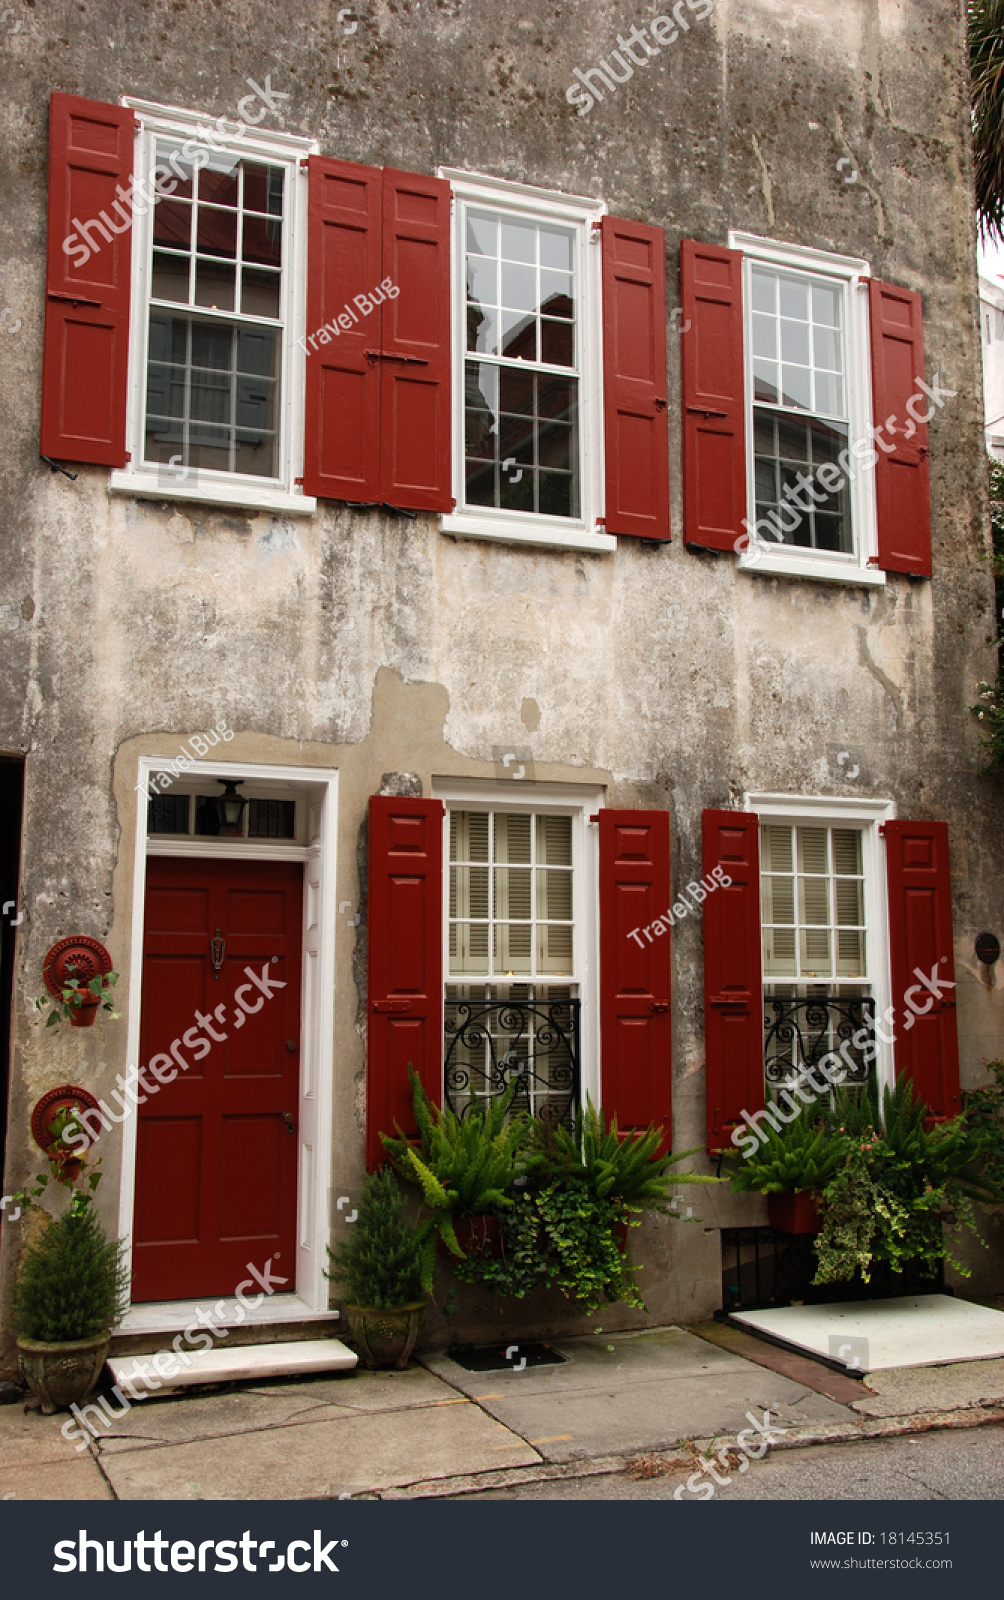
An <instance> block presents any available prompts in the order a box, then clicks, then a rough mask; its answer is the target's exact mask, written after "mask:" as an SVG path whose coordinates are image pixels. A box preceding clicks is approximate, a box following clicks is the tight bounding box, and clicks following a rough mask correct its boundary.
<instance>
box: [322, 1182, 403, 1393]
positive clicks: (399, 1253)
mask: <svg viewBox="0 0 1004 1600" xmlns="http://www.w3.org/2000/svg"><path fill="white" fill-rule="evenodd" d="M328 1255H329V1256H330V1258H331V1266H332V1270H331V1272H329V1273H328V1274H326V1276H327V1277H329V1278H330V1279H331V1280H332V1282H334V1283H337V1284H340V1285H341V1286H342V1287H343V1289H344V1290H345V1292H346V1294H347V1295H348V1299H349V1303H348V1305H347V1306H346V1311H347V1313H348V1319H349V1327H350V1328H351V1330H352V1337H353V1339H354V1340H355V1342H356V1344H357V1345H358V1346H359V1349H360V1353H361V1354H362V1357H363V1360H364V1361H365V1363H366V1365H367V1366H368V1367H389V1366H395V1367H400V1368H404V1367H406V1366H407V1365H408V1360H409V1357H410V1356H411V1352H412V1350H413V1349H414V1347H415V1340H416V1339H417V1338H418V1334H419V1330H420V1328H421V1326H422V1323H423V1322H424V1320H425V1307H426V1301H425V1296H424V1295H423V1292H422V1250H421V1245H420V1243H419V1238H418V1234H417V1232H416V1229H415V1228H414V1227H413V1226H412V1225H411V1224H410V1223H409V1222H408V1221H407V1219H406V1218H405V1216H404V1198H403V1196H402V1194H401V1190H400V1187H399V1185H398V1182H397V1179H396V1178H395V1176H394V1174H393V1172H392V1171H391V1170H390V1169H389V1168H384V1169H383V1171H381V1172H376V1173H373V1174H371V1175H370V1176H369V1177H368V1178H367V1179H366V1181H365V1184H364V1186H363V1191H362V1194H361V1196H360V1198H359V1204H358V1206H357V1216H356V1220H355V1222H353V1223H352V1224H351V1231H350V1233H349V1236H348V1237H347V1238H346V1239H345V1241H344V1242H343V1243H340V1244H336V1245H335V1247H334V1249H333V1250H329V1251H328Z"/></svg>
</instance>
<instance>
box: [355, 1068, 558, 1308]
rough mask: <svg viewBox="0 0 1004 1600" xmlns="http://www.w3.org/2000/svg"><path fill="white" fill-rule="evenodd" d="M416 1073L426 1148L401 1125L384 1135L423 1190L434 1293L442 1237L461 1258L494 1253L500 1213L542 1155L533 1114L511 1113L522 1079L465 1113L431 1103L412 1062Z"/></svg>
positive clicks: (426, 1265) (418, 1117)
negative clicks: (534, 1139) (533, 1140)
mask: <svg viewBox="0 0 1004 1600" xmlns="http://www.w3.org/2000/svg"><path fill="white" fill-rule="evenodd" d="M408 1077H409V1080H410V1082H411V1092H412V1102H413V1105H414V1108H415V1121H416V1123H417V1124H418V1129H419V1134H420V1136H421V1151H418V1150H416V1149H415V1147H414V1145H413V1144H412V1143H411V1142H410V1141H409V1140H408V1139H407V1138H406V1137H405V1135H404V1134H403V1133H402V1131H401V1129H400V1128H398V1130H397V1138H392V1137H391V1136H390V1135H389V1134H385V1133H382V1134H381V1135H380V1137H381V1139H382V1140H383V1143H384V1148H385V1149H386V1151H387V1154H388V1156H389V1157H390V1160H391V1163H392V1164H393V1166H394V1167H395V1168H396V1170H397V1171H398V1172H399V1173H400V1174H401V1176H402V1177H403V1178H406V1179H408V1180H409V1181H410V1182H411V1183H416V1184H418V1186H419V1187H420V1188H421V1190H422V1198H423V1202H424V1204H423V1210H422V1213H421V1214H420V1222H419V1239H420V1242H421V1246H422V1286H423V1288H424V1289H425V1290H426V1293H428V1294H431V1293H432V1287H433V1274H434V1271H435V1257H436V1243H437V1240H438V1241H440V1242H441V1243H442V1245H443V1246H445V1248H446V1250H447V1251H448V1252H449V1254H450V1255H452V1256H454V1257H456V1258H457V1259H458V1260H461V1261H462V1260H466V1259H467V1249H473V1250H474V1252H475V1253H478V1254H481V1255H486V1254H492V1253H494V1251H495V1249H496V1248H497V1245H498V1218H499V1217H500V1216H501V1215H502V1214H504V1213H505V1212H507V1211H510V1210H511V1209H512V1206H513V1198H512V1195H511V1194H510V1193H509V1191H510V1190H511V1188H512V1186H513V1184H514V1182H515V1180H516V1179H517V1178H518V1177H521V1176H523V1175H524V1174H525V1172H526V1170H527V1168H528V1167H529V1166H530V1165H532V1164H533V1159H534V1158H533V1156H532V1155H531V1154H530V1152H529V1140H530V1125H529V1123H528V1122H527V1120H526V1118H525V1117H522V1116H517V1117H513V1118H512V1119H511V1120H510V1119H509V1108H510V1106H511V1104H512V1099H513V1096H514V1094H515V1092H516V1087H517V1086H516V1085H515V1084H511V1085H510V1087H509V1088H508V1089H507V1090H506V1092H505V1094H504V1095H502V1096H501V1097H500V1098H499V1099H498V1100H497V1101H495V1102H494V1103H490V1104H489V1105H488V1106H487V1107H486V1108H485V1109H484V1110H472V1111H469V1112H468V1114H467V1115H466V1116H465V1117H464V1118H463V1119H461V1118H459V1117H458V1116H457V1115H456V1114H455V1113H454V1112H453V1111H451V1110H449V1109H448V1108H444V1109H443V1110H442V1111H440V1110H439V1108H438V1107H436V1106H434V1105H433V1104H432V1103H431V1101H430V1100H429V1097H428V1095H427V1094H426V1092H425V1090H424V1089H423V1087H422V1084H421V1082H420V1080H419V1077H418V1074H417V1073H416V1072H415V1071H414V1069H413V1068H412V1066H411V1064H410V1063H409V1066H408ZM465 1246H466V1247H467V1249H465Z"/></svg>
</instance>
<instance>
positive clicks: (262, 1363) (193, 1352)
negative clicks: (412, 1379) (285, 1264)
mask: <svg viewBox="0 0 1004 1600" xmlns="http://www.w3.org/2000/svg"><path fill="white" fill-rule="evenodd" d="M182 1350H183V1351H184V1354H185V1356H186V1357H187V1359H188V1365H187V1366H186V1364H185V1361H184V1360H183V1359H182V1357H181V1356H180V1355H179V1354H178V1353H177V1352H176V1351H174V1350H172V1349H171V1348H170V1346H168V1345H165V1347H164V1349H162V1350H159V1351H157V1352H156V1354H153V1355H140V1356H109V1358H108V1365H109V1367H110V1368H111V1371H112V1374H113V1376H114V1378H115V1382H116V1383H117V1384H118V1385H119V1386H120V1388H122V1389H123V1392H124V1393H125V1394H128V1393H129V1389H128V1387H126V1386H125V1385H124V1384H123V1381H122V1380H123V1378H125V1379H128V1380H129V1383H130V1384H131V1385H132V1386H133V1388H134V1389H135V1390H136V1393H137V1394H143V1393H144V1392H145V1393H147V1394H155V1393H156V1392H157V1391H158V1389H159V1390H161V1391H163V1390H167V1389H180V1388H183V1387H187V1386H188V1385H190V1384H195V1383H233V1382H235V1381H238V1380H244V1381H247V1380H248V1379H252V1380H253V1379H255V1378H286V1377H290V1376H293V1375H295V1374H297V1373H305V1372H340V1371H348V1370H351V1368H352V1367H354V1366H355V1365H356V1362H357V1361H358V1360H359V1357H358V1356H357V1355H355V1354H354V1352H353V1351H351V1350H349V1349H348V1348H347V1346H346V1345H344V1344H342V1341H341V1340H340V1339H302V1340H297V1341H294V1342H292V1343H289V1344H248V1345H235V1346H234V1347H233V1348H232V1349H229V1350H228V1349H227V1348H226V1346H225V1345H217V1346H216V1347H215V1349H213V1350H201V1349H192V1348H191V1347H190V1346H186V1344H185V1343H184V1342H182ZM144 1369H145V1372H146V1374H147V1375H146V1376H144Z"/></svg>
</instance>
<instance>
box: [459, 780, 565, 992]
mask: <svg viewBox="0 0 1004 1600" xmlns="http://www.w3.org/2000/svg"><path fill="white" fill-rule="evenodd" d="M449 869H450V877H449V952H448V966H449V975H450V977H451V978H467V977H482V978H502V979H513V978H517V979H523V980H526V979H532V978H547V979H552V978H555V977H558V978H565V979H571V978H573V977H574V974H575V968H574V960H575V937H574V917H573V909H572V908H573V900H572V890H573V885H572V874H573V870H574V869H573V864H572V819H571V817H569V816H560V815H555V814H553V813H543V814H540V815H531V814H529V813H526V812H522V813H520V812H517V813H509V812H505V811H501V810H499V811H463V810H451V812H450V863H449Z"/></svg>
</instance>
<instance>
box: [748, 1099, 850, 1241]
mask: <svg viewBox="0 0 1004 1600" xmlns="http://www.w3.org/2000/svg"><path fill="white" fill-rule="evenodd" d="M761 1138H762V1139H763V1140H764V1141H765V1142H763V1143H761V1144H760V1145H759V1147H758V1148H757V1150H756V1151H755V1152H754V1153H753V1154H750V1155H748V1156H747V1157H746V1158H745V1159H744V1160H742V1161H741V1162H739V1163H738V1165H737V1166H736V1167H735V1168H734V1169H733V1171H732V1173H731V1174H730V1176H731V1180H732V1189H733V1191H734V1192H735V1193H737V1194H738V1193H742V1192H743V1191H744V1190H745V1191H748V1190H751V1189H753V1190H757V1191H759V1193H760V1194H764V1195H766V1196H767V1214H768V1217H769V1218H770V1225H771V1227H772V1228H778V1229H779V1230H780V1231H781V1232H783V1233H818V1231H819V1212H818V1208H817V1197H818V1196H819V1195H820V1194H821V1193H822V1191H823V1190H824V1189H825V1188H826V1186H827V1184H828V1183H829V1182H830V1180H831V1179H832V1178H834V1177H835V1176H836V1174H837V1172H838V1171H839V1170H840V1168H841V1167H842V1166H843V1165H844V1163H845V1162H846V1160H847V1157H848V1155H849V1154H850V1148H851V1141H850V1139H849V1138H848V1137H847V1136H846V1135H845V1134H843V1133H837V1132H834V1131H833V1130H829V1129H827V1127H826V1123H825V1120H824V1119H823V1118H821V1117H815V1118H812V1117H807V1116H801V1117H797V1118H796V1119H795V1121H794V1122H793V1123H791V1124H790V1125H788V1126H787V1127H784V1128H782V1129H781V1130H780V1131H777V1130H775V1129H773V1128H764V1129H763V1130H762V1132H761Z"/></svg>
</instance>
